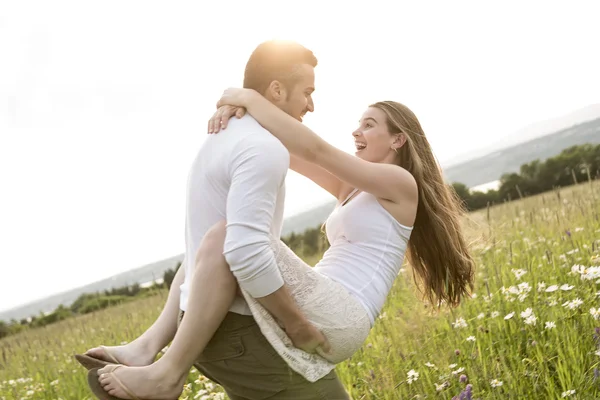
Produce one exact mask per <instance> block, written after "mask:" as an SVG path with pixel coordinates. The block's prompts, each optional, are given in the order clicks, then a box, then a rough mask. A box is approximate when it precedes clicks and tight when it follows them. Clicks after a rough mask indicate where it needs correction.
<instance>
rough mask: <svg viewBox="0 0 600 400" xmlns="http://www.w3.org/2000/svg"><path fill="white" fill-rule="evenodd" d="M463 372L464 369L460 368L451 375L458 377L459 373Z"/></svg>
mask: <svg viewBox="0 0 600 400" xmlns="http://www.w3.org/2000/svg"><path fill="white" fill-rule="evenodd" d="M464 370H465V368H464V367H460V368H459V369H457V370H456V371H452V375H458V374H460V373H461V372H463V371H464Z"/></svg>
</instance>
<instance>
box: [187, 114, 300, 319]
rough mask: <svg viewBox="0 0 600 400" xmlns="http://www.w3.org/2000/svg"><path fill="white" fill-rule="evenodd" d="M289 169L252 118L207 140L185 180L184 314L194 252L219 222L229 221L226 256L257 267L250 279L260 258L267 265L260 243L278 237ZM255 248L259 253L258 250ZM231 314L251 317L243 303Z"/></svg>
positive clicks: (276, 145) (276, 144)
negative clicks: (241, 258)
mask: <svg viewBox="0 0 600 400" xmlns="http://www.w3.org/2000/svg"><path fill="white" fill-rule="evenodd" d="M286 164H287V165H286ZM288 165H289V153H288V152H287V150H286V149H285V147H284V146H283V145H282V144H281V142H279V140H278V139H276V138H275V137H274V136H272V135H271V134H270V133H269V132H268V131H267V130H265V129H264V128H263V127H262V126H261V125H259V124H258V122H256V120H255V119H254V118H252V117H251V116H250V115H246V116H244V117H242V118H241V119H232V120H231V121H230V122H229V125H228V127H227V129H226V130H223V131H221V132H220V133H219V134H217V135H208V137H207V138H206V140H205V142H204V143H203V145H202V147H201V149H200V151H199V152H198V155H197V156H196V159H195V160H194V162H193V164H192V167H191V170H190V173H189V175H188V183H187V196H186V223H185V226H186V228H185V238H186V255H185V261H184V265H182V268H185V281H184V283H183V285H182V286H181V300H180V307H181V309H182V310H183V311H185V310H186V309H187V299H188V297H189V290H190V285H191V279H192V275H193V270H194V264H195V258H196V253H197V251H198V247H199V245H200V242H201V241H202V238H203V237H204V235H205V234H206V232H207V231H208V230H209V229H210V227H211V226H213V225H214V224H216V223H217V222H219V221H221V220H227V224H228V237H227V239H226V246H225V253H226V257H227V253H228V252H229V253H230V254H233V253H235V257H236V259H238V258H240V257H238V255H237V254H238V253H241V257H248V259H249V260H248V265H249V266H251V265H252V264H254V265H256V267H255V268H254V270H252V271H248V272H249V273H250V272H251V273H252V274H255V273H256V271H257V270H256V269H257V268H261V266H260V264H261V263H262V262H263V259H264V262H268V260H267V259H266V258H265V256H266V255H265V249H264V243H259V242H263V241H264V239H263V238H266V235H268V234H271V235H273V236H274V237H279V235H280V233H281V226H282V222H283V221H282V219H283V206H284V200H285V185H284V180H285V174H286V172H287V166H288ZM259 244H263V246H262V248H258V249H256V247H257V246H258V245H259ZM266 257H267V258H268V255H267V256H266ZM244 268H246V267H244ZM240 270H241V268H240ZM244 273H245V272H244V271H241V274H244ZM238 278H239V277H238ZM248 278H249V280H252V277H251V276H248ZM244 283H246V282H244ZM249 284H253V283H252V282H250V283H249ZM257 284H259V285H260V283H257ZM231 311H234V312H237V313H242V314H248V315H249V314H250V311H249V309H248V308H247V305H246V304H245V302H244V301H243V300H242V299H241V298H238V299H236V302H234V304H233V306H232V308H231Z"/></svg>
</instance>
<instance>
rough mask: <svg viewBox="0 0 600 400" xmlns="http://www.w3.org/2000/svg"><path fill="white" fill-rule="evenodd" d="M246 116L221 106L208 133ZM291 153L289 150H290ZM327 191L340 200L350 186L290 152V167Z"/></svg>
mask: <svg viewBox="0 0 600 400" xmlns="http://www.w3.org/2000/svg"><path fill="white" fill-rule="evenodd" d="M244 114H246V109H245V108H244V107H233V106H229V105H224V106H221V107H219V108H218V109H217V111H216V112H215V114H214V115H213V116H212V118H211V119H210V120H209V121H208V131H209V132H210V133H218V132H219V131H220V130H221V129H226V128H227V124H228V122H229V119H230V118H233V117H234V116H235V117H236V118H241V117H243V116H244ZM288 151H289V149H288ZM289 168H290V169H291V170H293V171H296V172H297V173H299V174H300V175H303V176H305V177H307V178H308V179H310V180H311V181H313V182H314V183H316V184H317V185H319V186H320V187H321V188H323V189H325V190H326V191H328V192H329V193H331V195H333V196H334V197H335V198H336V199H339V197H340V193H341V191H342V189H344V190H346V189H348V186H349V185H348V184H346V183H343V182H342V181H340V180H339V179H338V178H337V177H335V176H334V175H333V174H331V173H330V172H328V171H326V170H324V169H323V168H321V167H319V166H318V165H316V164H311V163H309V162H308V161H305V160H303V159H301V158H300V157H298V156H296V155H294V154H291V152H290V167H289Z"/></svg>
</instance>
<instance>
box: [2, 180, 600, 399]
mask: <svg viewBox="0 0 600 400" xmlns="http://www.w3.org/2000/svg"><path fill="white" fill-rule="evenodd" d="M599 199H600V185H596V184H595V185H593V186H592V185H590V184H582V185H579V186H577V187H573V188H569V189H565V190H562V191H560V193H556V192H553V193H546V194H543V195H539V196H536V197H532V198H528V199H525V200H522V201H515V202H511V203H508V204H504V205H501V206H497V207H494V208H491V209H490V210H482V211H481V212H476V213H473V214H471V215H470V216H469V218H468V220H465V227H466V229H467V230H468V232H469V237H470V238H471V239H472V240H473V242H474V244H473V249H474V253H475V255H476V257H477V260H478V271H477V281H476V288H475V296H474V297H473V299H470V300H468V301H466V302H465V303H464V304H463V305H461V306H460V307H459V308H457V309H454V310H452V311H450V310H444V309H443V310H441V311H440V312H437V313H435V312H433V311H432V310H431V309H430V308H427V307H425V305H424V304H423V303H422V302H420V301H419V300H418V297H417V296H416V294H415V288H414V286H413V285H412V281H411V279H412V278H411V273H410V270H409V269H403V272H402V273H401V275H400V276H399V278H398V280H397V282H396V284H395V286H394V289H393V292H392V293H391V295H390V297H389V299H388V302H387V305H386V307H385V310H384V312H383V313H382V315H381V316H380V318H379V320H378V322H377V324H376V326H375V328H374V329H373V331H372V332H371V335H370V337H369V339H368V340H367V342H366V343H365V345H364V346H363V349H362V350H361V351H360V352H359V353H357V354H356V355H355V356H354V357H353V358H352V359H351V360H348V361H347V362H344V363H342V364H340V365H339V366H338V368H337V371H338V373H339V375H340V377H341V379H342V380H343V382H344V384H345V385H346V387H347V388H348V390H349V391H350V393H351V395H352V396H353V398H354V399H355V400H358V399H424V398H429V399H452V398H453V397H454V396H460V395H461V392H462V397H456V398H461V399H462V398H464V399H470V398H473V399H506V398H511V399H517V398H518V399H559V398H570V399H597V398H600V380H598V378H600V372H599V361H600V347H599V345H600V328H599V327H600V320H599V319H600V310H598V309H600V303H599V296H600V291H599V290H600V288H599V286H600V285H599V284H600V271H599V270H600V268H599V267H595V266H594V265H600V251H599V249H598V245H599V244H600V240H599V239H600V222H599V220H598V214H599V213H600V202H599ZM310 261H311V262H314V260H310ZM165 297H166V292H165V293H160V294H158V295H157V296H155V297H152V298H149V299H143V300H139V301H135V302H133V303H129V304H125V305H123V306H120V307H114V308H111V309H107V310H104V311H101V312H97V313H95V314H93V315H86V316H84V317H80V318H76V319H71V320H66V321H63V322H61V323H58V324H55V325H51V326H48V327H45V328H40V329H36V330H30V331H26V332H23V333H21V334H19V335H16V336H13V337H9V338H6V339H4V340H2V341H0V399H53V400H54V399H64V400H68V399H88V398H92V397H91V396H90V392H89V391H88V389H87V384H86V374H85V373H84V369H83V368H82V367H80V366H79V364H77V363H76V362H75V361H74V360H73V358H72V354H74V353H75V352H81V351H84V350H85V349H87V348H89V347H92V346H96V345H98V344H119V343H122V342H125V341H129V340H131V339H133V338H134V337H136V336H137V335H139V334H140V333H141V332H142V331H144V330H145V329H146V328H147V327H148V326H149V324H150V323H151V322H152V321H153V320H154V318H155V317H156V316H157V315H158V313H159V312H160V310H161V308H162V305H163V303H164V300H165ZM467 385H469V386H468V388H467ZM220 392H221V390H220V388H219V387H217V386H216V385H212V384H211V383H210V382H208V381H206V380H205V379H203V377H199V376H198V374H197V373H196V372H191V373H190V378H189V384H188V385H187V387H186V391H185V392H184V394H183V395H182V397H181V398H182V399H183V398H186V399H209V398H222V399H225V398H226V397H225V396H224V395H223V394H222V393H220ZM467 392H470V394H467ZM469 396H472V397H469Z"/></svg>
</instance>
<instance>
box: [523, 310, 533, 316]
mask: <svg viewBox="0 0 600 400" xmlns="http://www.w3.org/2000/svg"><path fill="white" fill-rule="evenodd" d="M532 314H533V310H532V309H531V308H528V309H526V310H525V311H523V312H521V318H527V317H529V316H530V315H532Z"/></svg>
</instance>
